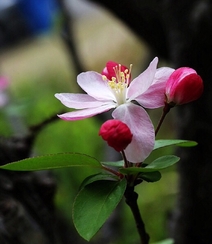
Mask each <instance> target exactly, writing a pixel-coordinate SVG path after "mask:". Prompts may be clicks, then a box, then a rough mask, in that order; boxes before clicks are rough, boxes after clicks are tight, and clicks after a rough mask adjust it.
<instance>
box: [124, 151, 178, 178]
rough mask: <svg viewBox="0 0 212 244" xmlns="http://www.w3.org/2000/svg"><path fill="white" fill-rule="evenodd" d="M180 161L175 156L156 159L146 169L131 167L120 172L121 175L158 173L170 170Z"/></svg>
mask: <svg viewBox="0 0 212 244" xmlns="http://www.w3.org/2000/svg"><path fill="white" fill-rule="evenodd" d="M179 160H180V158H179V157H177V156H175V155H166V156H162V157H160V158H157V159H155V160H154V161H153V162H151V163H150V164H148V165H147V166H146V167H144V168H142V167H129V168H124V169H120V172H121V173H127V174H129V173H131V174H135V173H138V172H153V171H158V170H161V169H165V168H168V167H170V166H172V165H174V164H175V163H177V162H178V161H179Z"/></svg>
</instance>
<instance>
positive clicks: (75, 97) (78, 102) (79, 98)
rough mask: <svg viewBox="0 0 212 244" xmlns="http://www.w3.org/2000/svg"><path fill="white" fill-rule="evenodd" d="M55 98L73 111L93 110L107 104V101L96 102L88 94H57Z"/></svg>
mask: <svg viewBox="0 0 212 244" xmlns="http://www.w3.org/2000/svg"><path fill="white" fill-rule="evenodd" d="M55 97H56V98H57V99H59V100H60V102H61V103H62V104H64V105H65V106H66V107H68V108H74V109H84V108H94V107H99V106H102V105H104V104H105V103H108V101H107V102H105V101H98V100H96V99H95V98H93V97H91V96H89V95H88V94H74V93H57V94H55Z"/></svg>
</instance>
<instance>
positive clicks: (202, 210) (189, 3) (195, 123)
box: [93, 0, 212, 244]
mask: <svg viewBox="0 0 212 244" xmlns="http://www.w3.org/2000/svg"><path fill="white" fill-rule="evenodd" d="M93 2H96V3H99V4H101V5H103V6H105V7H106V8H107V9H108V10H109V11H111V12H112V13H114V15H115V16H117V17H118V18H120V19H121V20H122V21H123V22H124V23H125V24H126V25H127V26H129V28H130V29H131V30H133V31H134V32H135V33H136V34H137V35H138V36H139V37H141V38H142V39H143V40H144V41H146V42H147V43H148V44H149V46H150V48H151V49H152V51H153V53H154V54H155V55H156V56H159V57H162V58H165V59H166V60H167V61H169V62H171V63H172V64H173V65H174V66H175V68H177V67H180V66H189V67H192V68H194V69H196V70H197V72H198V73H199V74H200V75H201V76H202V78H203V80H204V85H205V90H204V94H203V96H202V98H201V99H200V100H199V101H197V102H194V103H191V104H188V105H184V106H180V107H178V111H177V112H178V116H177V118H176V120H177V123H176V125H177V131H178V136H179V138H182V139H190V140H196V141H197V142H198V143H199V145H198V146H197V147H195V148H192V149H186V150H185V149H181V150H179V154H180V156H181V161H180V163H179V176H180V181H179V190H180V193H179V198H178V207H177V209H176V213H175V215H174V216H175V217H174V229H173V237H174V239H175V243H177V244H188V243H195V244H206V243H212V234H211V233H212V154H211V150H212V142H211V141H212V106H211V101H212V83H211V82H212V2H211V1H207V0H205V1H204V0H196V1H195V0H186V1H185V0H178V1H176V0H164V1H159V0H155V1H154V0H146V1H145V0H143V1H142V0H131V1H128V0H123V1H122V2H121V3H120V1H118V0H114V1H107V0H93Z"/></svg>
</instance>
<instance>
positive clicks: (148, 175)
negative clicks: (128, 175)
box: [139, 171, 161, 182]
mask: <svg viewBox="0 0 212 244" xmlns="http://www.w3.org/2000/svg"><path fill="white" fill-rule="evenodd" d="M139 178H141V179H143V180H145V181H147V182H156V181H159V180H160V179H161V173H160V172H159V171H154V172H145V173H141V174H139Z"/></svg>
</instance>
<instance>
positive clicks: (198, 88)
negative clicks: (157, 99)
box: [165, 67, 203, 106]
mask: <svg viewBox="0 0 212 244" xmlns="http://www.w3.org/2000/svg"><path fill="white" fill-rule="evenodd" d="M202 92H203V81H202V78H201V77H200V76H199V75H198V74H197V73H196V71H195V70H194V69H191V68H187V67H182V68H179V69H176V70H175V71H174V72H173V73H172V74H171V76H170V77H169V79H168V81H167V83H166V90H165V95H166V103H168V104H172V105H173V106H174V105H181V104H184V103H189V102H192V101H194V100H196V99H198V98H199V97H200V96H201V95H202Z"/></svg>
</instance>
